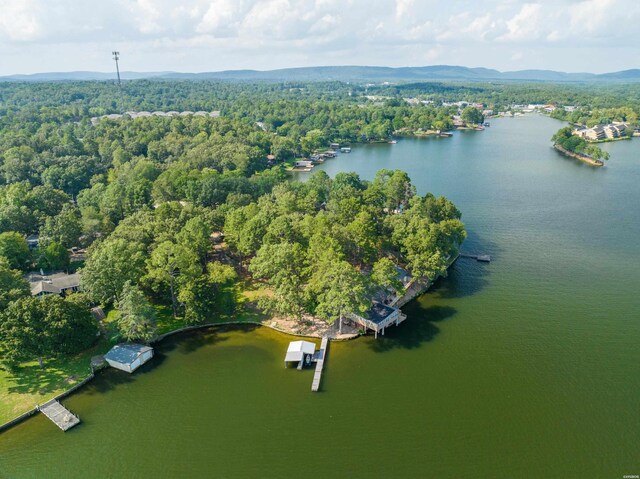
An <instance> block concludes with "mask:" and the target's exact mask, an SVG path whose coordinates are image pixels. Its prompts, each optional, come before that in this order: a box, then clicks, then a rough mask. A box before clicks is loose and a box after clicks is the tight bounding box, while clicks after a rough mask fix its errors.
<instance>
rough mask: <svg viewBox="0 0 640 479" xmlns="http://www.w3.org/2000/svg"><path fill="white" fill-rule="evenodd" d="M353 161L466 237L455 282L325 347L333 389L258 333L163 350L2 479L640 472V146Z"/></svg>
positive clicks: (545, 129) (115, 379) (446, 148)
mask: <svg viewBox="0 0 640 479" xmlns="http://www.w3.org/2000/svg"><path fill="white" fill-rule="evenodd" d="M491 123H492V126H491V127H490V128H487V130H486V131H484V132H456V133H455V134H454V136H453V137H452V138H443V139H437V138H427V139H400V140H399V141H398V143H397V144H396V145H387V144H383V145H367V146H356V147H354V149H353V152H352V153H351V154H343V155H340V156H339V158H336V159H332V160H329V161H327V162H326V163H325V164H324V165H322V166H321V167H320V169H324V170H326V171H327V172H328V173H329V174H330V175H334V174H335V173H337V172H340V171H356V172H358V173H360V174H361V176H363V177H365V178H369V179H371V178H373V176H374V175H375V172H376V171H377V170H378V169H380V168H400V169H404V170H406V171H407V172H408V173H409V174H410V176H411V178H412V180H413V181H414V183H415V184H416V185H417V187H418V191H419V192H420V193H421V194H423V193H425V192H427V191H432V192H434V193H435V194H436V195H445V196H447V197H449V198H450V199H452V200H453V201H454V202H455V203H456V204H457V205H458V207H459V208H460V209H461V210H462V212H463V220H464V221H465V223H466V225H467V228H468V230H469V239H468V240H467V242H466V243H465V244H464V247H463V249H464V250H465V251H466V252H472V253H482V254H490V255H491V256H492V258H493V261H492V263H490V264H482V263H477V262H476V261H474V260H471V259H459V260H458V262H457V263H456V264H455V265H454V267H453V268H452V269H451V271H450V275H449V277H448V278H446V279H444V280H440V281H439V282H438V283H437V285H436V287H435V288H434V289H433V290H432V291H431V292H430V293H428V294H427V295H425V296H423V297H421V298H420V299H419V300H417V301H414V302H412V303H410V304H409V305H407V307H405V308H404V310H405V312H406V313H407V314H408V320H407V321H405V322H404V323H403V324H402V325H401V326H400V327H398V328H390V329H389V330H387V333H386V336H385V337H384V338H379V339H378V340H374V339H373V338H372V337H366V338H360V339H358V340H356V341H351V342H348V343H339V344H338V343H333V344H332V345H331V346H330V352H329V360H328V363H327V365H326V367H325V373H324V375H323V383H322V392H320V393H317V394H316V393H311V392H310V387H311V379H312V375H313V372H312V371H310V370H308V371H303V372H299V371H296V370H293V369H288V370H285V369H284V368H283V363H282V361H283V357H284V352H285V350H286V346H287V343H288V341H289V338H288V337H286V336H284V335H281V334H278V333H275V332H273V331H270V330H266V329H264V328H244V329H228V330H221V331H217V332H210V333H206V334H191V335H187V336H181V337H177V338H175V339H171V340H168V341H167V342H165V343H164V344H162V345H161V347H160V350H159V352H158V355H157V357H156V358H155V359H154V361H152V362H151V363H150V364H148V365H146V366H145V367H144V368H143V369H142V370H140V372H139V373H136V374H134V375H133V376H129V375H127V374H125V373H121V372H118V371H113V370H112V371H106V372H105V373H103V374H101V375H100V377H99V378H98V379H97V380H96V381H94V382H93V383H92V384H91V385H90V386H88V387H87V388H86V389H84V390H83V391H82V392H80V393H78V394H75V395H73V396H72V397H70V398H68V399H66V400H64V403H65V405H67V406H68V407H69V408H70V409H71V410H72V411H74V412H75V413H77V414H79V416H80V417H81V419H82V421H83V423H82V425H80V426H79V427H77V428H75V429H73V430H71V431H69V432H67V433H64V434H63V433H62V432H61V431H59V430H58V429H57V428H56V427H55V426H54V425H53V424H52V423H50V422H49V421H48V420H47V419H46V418H44V417H43V416H41V415H40V416H37V417H34V418H33V419H29V420H28V421H26V422H24V423H22V424H21V425H19V426H17V427H15V428H13V429H11V430H10V431H8V432H5V433H3V434H1V435H0V478H43V477H47V478H49V477H50V478H58V477H59V478H74V477H142V476H143V475H144V476H149V477H274V478H279V477H285V476H302V475H305V476H307V475H308V476H310V477H319V478H321V477H322V478H323V477H349V478H370V477H433V478H449V477H451V478H454V477H455V478H523V477H525V478H526V477H531V478H543V477H544V478H556V477H557V478H609V477H610V478H621V477H622V476H623V475H625V474H640V373H639V370H638V365H639V364H640V296H639V295H638V292H639V291H640V246H639V245H638V238H640V186H639V185H640V139H634V140H632V141H626V142H617V143H612V144H607V145H605V148H606V149H607V150H608V151H610V152H611V158H612V159H611V160H610V161H609V163H608V164H607V166H605V167H604V168H601V169H594V168H592V167H589V166H587V165H583V164H581V163H579V162H577V161H575V160H572V159H567V158H564V157H562V156H560V155H559V154H558V153H556V152H555V151H554V150H553V149H551V145H550V143H549V138H550V137H551V135H552V134H553V133H554V132H555V131H556V130H557V129H558V128H559V127H560V126H561V124H560V123H559V122H556V121H554V120H551V119H549V118H546V117H541V116H528V117H523V118H514V119H500V120H492V121H491Z"/></svg>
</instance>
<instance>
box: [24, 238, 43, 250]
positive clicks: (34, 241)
mask: <svg viewBox="0 0 640 479" xmlns="http://www.w3.org/2000/svg"><path fill="white" fill-rule="evenodd" d="M39 242H40V236H38V235H31V236H27V245H28V246H29V249H36V248H37V247H38V244H39Z"/></svg>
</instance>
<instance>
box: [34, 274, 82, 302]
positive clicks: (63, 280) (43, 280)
mask: <svg viewBox="0 0 640 479" xmlns="http://www.w3.org/2000/svg"><path fill="white" fill-rule="evenodd" d="M29 283H30V285H31V294H32V295H33V296H36V295H38V294H40V293H42V292H44V293H50V294H60V293H62V292H63V291H65V290H67V289H73V288H78V287H80V274H78V273H73V274H66V273H57V274H53V275H50V276H40V275H35V274H34V275H32V276H31V277H30V278H29Z"/></svg>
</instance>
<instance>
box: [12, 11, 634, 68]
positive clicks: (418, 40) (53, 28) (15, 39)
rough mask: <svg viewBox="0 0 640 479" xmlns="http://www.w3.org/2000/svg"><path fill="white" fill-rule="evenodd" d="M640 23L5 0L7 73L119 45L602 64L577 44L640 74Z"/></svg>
mask: <svg viewBox="0 0 640 479" xmlns="http://www.w3.org/2000/svg"><path fill="white" fill-rule="evenodd" d="M639 22H640V1H638V0H528V1H525V0H483V1H482V2H460V1H458V2H456V1H452V2H444V3H443V2H441V1H436V0H82V1H81V2H80V1H77V0H55V1H52V0H0V55H3V62H2V65H0V70H2V71H5V72H13V71H26V70H36V69H41V68H43V65H46V64H48V63H47V62H48V61H49V59H48V58H47V57H45V55H46V54H45V52H46V51H48V50H49V49H50V48H54V49H57V51H60V52H62V51H67V52H74V53H76V54H77V58H78V59H80V60H81V61H88V60H89V59H91V58H93V57H92V56H91V55H89V54H88V53H87V54H85V55H83V54H82V51H83V50H84V51H87V52H88V51H89V49H90V48H93V49H95V50H92V51H95V55H96V58H98V57H99V55H100V54H99V51H100V49H101V50H103V51H105V52H110V51H111V50H112V49H113V48H118V49H120V50H121V52H122V54H123V61H124V59H126V58H130V59H131V60H134V59H135V60H136V61H135V64H136V67H135V69H142V67H141V66H138V65H142V64H143V63H145V62H147V61H149V62H150V61H151V59H154V60H155V61H157V62H158V61H162V62H163V63H162V64H159V65H158V67H157V68H153V67H151V68H149V67H147V68H146V69H180V68H181V69H185V70H192V71H202V70H213V69H224V68H238V67H239V68H252V67H258V66H260V65H264V66H265V67H267V68H272V67H273V68H275V67H284V66H295V65H297V64H298V65H299V64H307V65H309V64H330V63H332V62H334V63H335V62H341V63H348V64H363V63H375V64H388V65H398V64H402V65H416V64H421V63H425V62H429V61H436V60H437V61H439V62H446V63H456V62H457V63H461V62H466V63H467V64H469V63H473V64H474V65H483V66H490V67H501V66H502V67H503V68H508V67H509V62H510V61H516V60H517V58H518V52H522V51H527V52H528V53H527V55H526V56H525V57H524V58H522V59H520V60H517V61H518V64H519V65H522V66H529V65H525V63H526V62H527V61H529V60H532V59H537V58H540V59H545V58H546V59H547V60H548V61H549V66H550V67H551V66H553V67H554V68H559V67H561V66H562V65H563V63H564V65H565V67H564V68H566V69H572V68H574V69H580V70H584V69H591V68H593V59H592V58H585V56H584V55H579V54H573V55H569V56H567V55H565V53H566V48H569V47H568V46H567V45H570V44H573V45H574V46H572V47H571V48H574V49H579V48H584V46H585V45H586V46H588V47H589V48H591V49H598V51H602V52H604V51H606V50H607V49H609V51H611V52H613V51H615V52H619V51H620V46H621V45H624V46H625V47H627V48H629V51H631V52H632V53H631V55H626V56H622V55H621V54H619V53H616V54H615V55H609V56H607V55H605V54H604V53H603V58H604V59H605V60H606V62H607V63H610V64H613V61H614V59H617V60H616V61H618V62H620V63H622V62H628V64H629V67H632V66H637V65H634V64H633V62H636V63H637V62H638V61H639V60H640V59H639V58H638V55H637V53H634V52H635V51H636V50H634V47H635V48H637V47H638V46H640V45H639V44H640V38H639V37H638V35H637V25H638V23H639ZM30 45H33V48H32V47H30ZM159 46H162V52H159V51H158V50H159ZM214 50H215V51H214ZM26 51H28V52H29V55H26V54H25V53H24V52H26ZM497 51H500V52H502V55H501V56H497V55H496V52H497ZM554 51H557V52H560V51H562V52H563V56H561V55H560V53H558V54H555V56H554V53H553V52H554ZM21 52H22V53H21ZM529 52H530V53H529ZM161 53H162V55H161ZM143 55H144V56H143ZM511 59H513V60H511ZM536 61H537V60H536ZM292 62H298V63H292ZM554 62H555V63H554ZM579 62H584V66H580V63H579ZM124 63H125V64H126V62H124ZM572 65H574V66H573V67H572ZM531 66H534V65H531ZM535 66H536V67H544V65H535ZM90 68H96V67H95V66H91V65H88V64H82V63H78V64H77V65H76V66H75V69H90ZM603 68H604V67H603Z"/></svg>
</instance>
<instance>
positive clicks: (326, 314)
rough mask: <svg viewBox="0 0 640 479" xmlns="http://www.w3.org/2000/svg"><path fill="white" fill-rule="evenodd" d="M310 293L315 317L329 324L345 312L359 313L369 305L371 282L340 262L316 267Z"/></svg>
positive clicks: (324, 263)
mask: <svg viewBox="0 0 640 479" xmlns="http://www.w3.org/2000/svg"><path fill="white" fill-rule="evenodd" d="M309 290H310V292H311V293H312V294H313V295H314V296H315V299H316V308H315V311H316V314H317V315H318V316H320V317H321V318H323V319H325V320H326V321H327V322H328V323H329V324H333V323H334V322H335V321H336V320H338V319H341V318H342V317H343V316H344V315H345V314H347V313H355V314H362V313H364V312H366V311H367V310H368V309H369V308H370V307H371V304H372V302H371V298H370V292H371V284H370V282H369V281H368V280H367V278H366V277H365V276H364V275H362V274H360V273H359V272H358V271H357V270H356V269H355V268H354V267H353V266H352V265H350V264H349V263H348V262H347V261H343V260H333V261H326V262H323V263H322V264H319V265H317V267H316V270H315V272H314V274H313V276H312V277H311V280H310V282H309ZM340 325H342V321H340Z"/></svg>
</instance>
